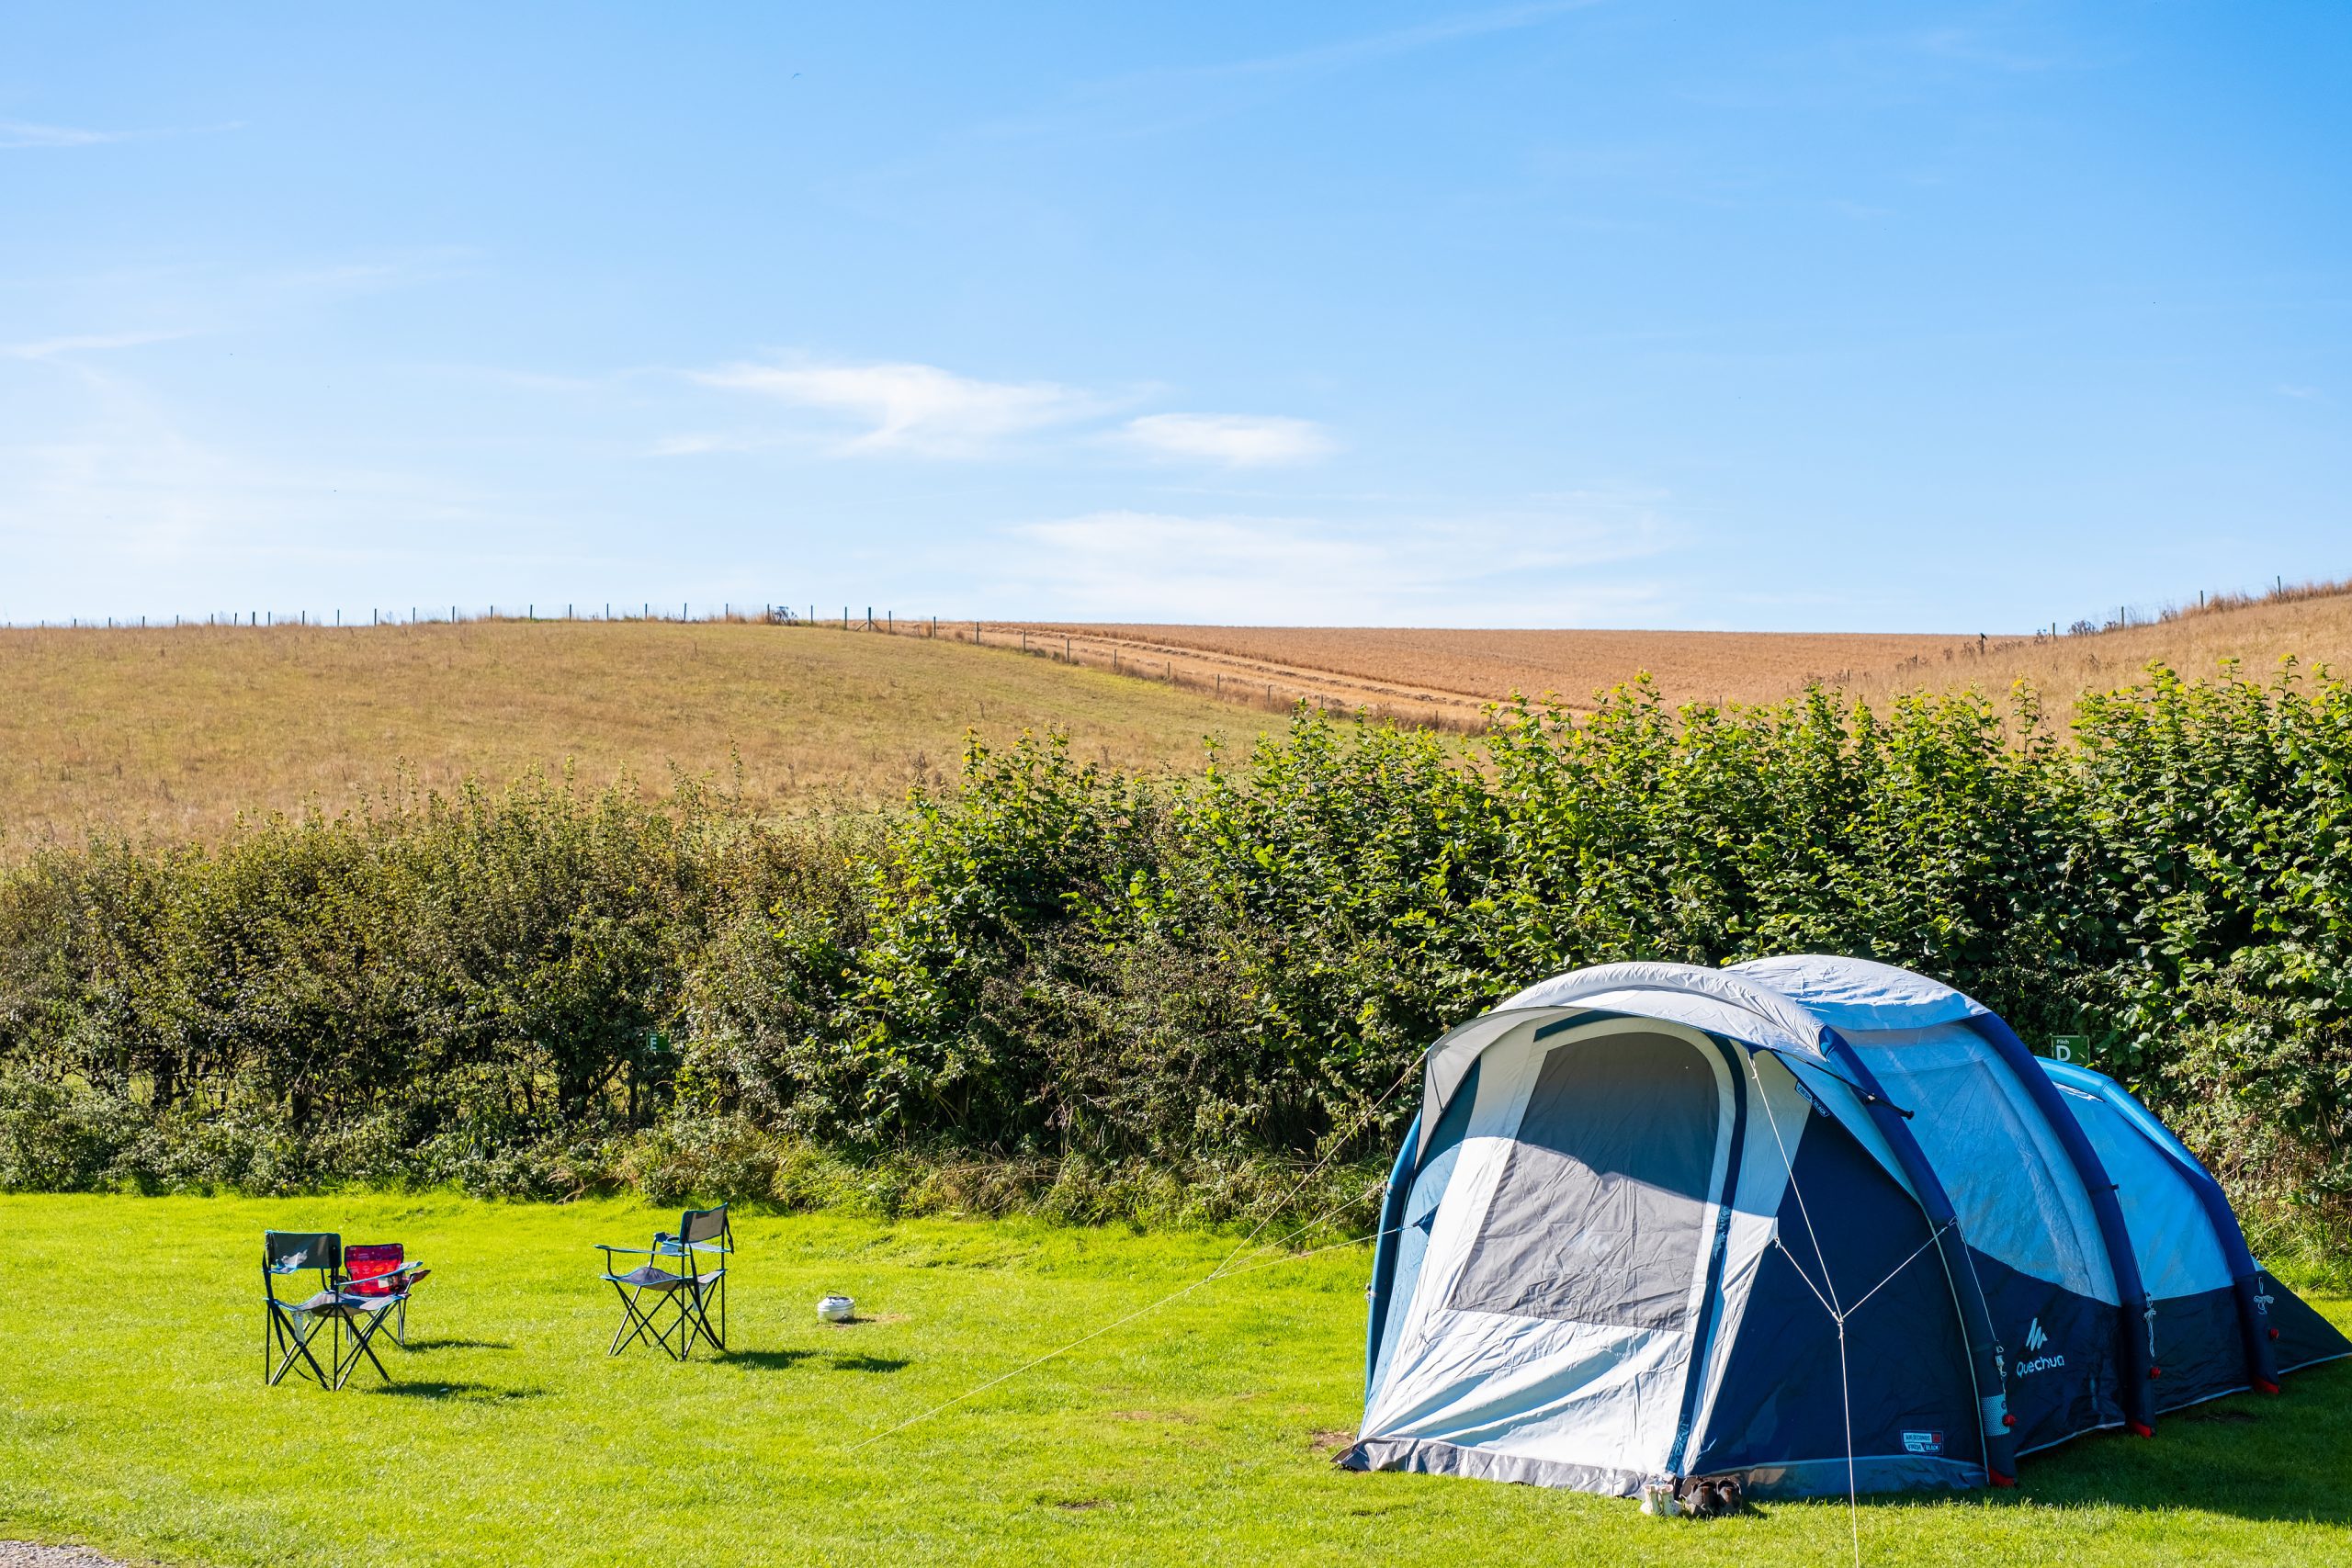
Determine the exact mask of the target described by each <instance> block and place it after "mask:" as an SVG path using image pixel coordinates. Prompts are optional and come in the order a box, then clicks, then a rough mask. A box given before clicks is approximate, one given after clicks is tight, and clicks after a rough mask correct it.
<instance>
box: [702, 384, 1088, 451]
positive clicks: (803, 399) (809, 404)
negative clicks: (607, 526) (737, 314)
mask: <svg viewBox="0 0 2352 1568" xmlns="http://www.w3.org/2000/svg"><path fill="white" fill-rule="evenodd" d="M693 378H694V379H695V380H696V381H699V382H701V383H703V384H704V385H706V386H710V387H719V388H724V389H729V390H731V391H739V392H752V393H756V394H758V395H759V396H762V397H766V398H774V399H775V400H778V401H781V402H786V403H791V404H794V405H796V406H797V407H801V408H808V409H814V410H817V411H819V412H823V413H827V414H831V415H832V416H834V417H836V418H837V419H840V420H843V421H847V422H850V423H855V424H858V425H861V426H863V428H862V429H860V430H859V431H858V432H857V433H856V434H854V435H853V436H851V437H850V438H849V440H848V441H847V442H846V443H845V445H844V446H842V450H844V451H847V452H894V451H895V452H909V453H914V454H918V455H922V456H926V457H979V456H984V455H986V454H988V453H989V452H991V451H993V450H995V449H997V448H999V447H1000V446H1002V445H1003V444H1004V443H1005V442H1007V441H1010V440H1012V439H1014V438H1017V437H1020V436H1024V435H1028V434H1033V433H1035V432H1038V431H1042V430H1047V429H1051V428H1053V427H1055V426H1057V425H1069V424H1072V423H1077V422H1079V421H1080V420H1085V419H1090V418H1093V417H1096V416H1098V415H1100V414H1101V413H1103V412H1105V411H1106V409H1107V408H1108V407H1109V406H1110V405H1109V404H1108V402H1107V401H1106V400H1103V399H1102V398H1100V397H1097V396H1096V395H1095V394H1093V393H1091V392H1087V391H1082V390H1080V389H1077V388H1073V387H1065V386H1061V385H1059V384H1057V383H1055V382H1051V381H984V380H980V379H978V378H974V377H969V376H958V375H956V374H955V373H954V372H952V371H948V370H943V369H941V368H940V367H937V366H935V365H914V364H884V365H826V364H797V365H756V364H745V365H731V366H726V367H721V368H719V369H717V370H704V371H696V372H695V373H694V375H693ZM680 439H682V440H687V441H694V440H698V439H702V438H696V437H685V438H680ZM706 449H715V448H706Z"/></svg>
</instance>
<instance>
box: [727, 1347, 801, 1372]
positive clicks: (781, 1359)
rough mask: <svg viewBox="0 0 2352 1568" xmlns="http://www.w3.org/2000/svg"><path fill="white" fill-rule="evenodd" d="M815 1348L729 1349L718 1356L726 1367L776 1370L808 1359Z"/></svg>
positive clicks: (745, 1369)
mask: <svg viewBox="0 0 2352 1568" xmlns="http://www.w3.org/2000/svg"><path fill="white" fill-rule="evenodd" d="M816 1353H817V1352H815V1351H814V1350H729V1351H728V1352H727V1354H725V1355H724V1356H721V1357H719V1358H718V1363H719V1365H721V1366H724V1367H741V1368H742V1369H743V1370H744V1371H752V1372H775V1371H783V1370H784V1369H786V1367H790V1366H793V1365H796V1364H797V1363H798V1362H801V1361H805V1360H807V1359H809V1357H811V1356H813V1355H815V1354H816Z"/></svg>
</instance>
